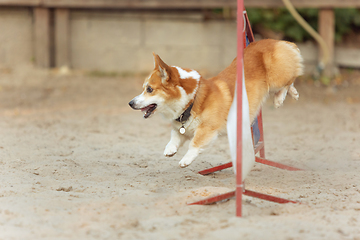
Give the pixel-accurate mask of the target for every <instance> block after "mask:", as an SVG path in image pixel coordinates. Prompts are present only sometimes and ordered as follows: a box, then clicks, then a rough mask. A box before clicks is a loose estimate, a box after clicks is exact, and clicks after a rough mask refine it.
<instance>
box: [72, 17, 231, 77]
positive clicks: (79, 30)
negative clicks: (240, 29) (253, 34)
mask: <svg viewBox="0 0 360 240" xmlns="http://www.w3.org/2000/svg"><path fill="white" fill-rule="evenodd" d="M70 24H71V27H70V28H71V44H70V45H71V64H72V66H73V67H75V68H85V69H89V68H90V69H100V70H105V71H120V72H121V71H130V72H134V71H135V72H136V71H149V70H150V69H152V68H153V56H152V52H155V53H157V54H159V55H160V57H161V58H162V59H163V60H164V61H165V62H166V63H168V64H170V65H178V66H182V67H189V68H194V69H198V70H208V71H211V72H218V71H220V70H222V69H223V68H224V67H226V66H227V65H229V64H230V63H231V61H232V60H233V58H234V57H235V55H236V23H235V22H233V21H229V22H224V21H203V19H202V15H201V14H197V13H183V14H181V13H171V14H167V13H162V14H161V15H160V14H158V13H126V12H124V13H119V12H113V13H109V12H81V11H73V12H72V13H71V21H70Z"/></svg>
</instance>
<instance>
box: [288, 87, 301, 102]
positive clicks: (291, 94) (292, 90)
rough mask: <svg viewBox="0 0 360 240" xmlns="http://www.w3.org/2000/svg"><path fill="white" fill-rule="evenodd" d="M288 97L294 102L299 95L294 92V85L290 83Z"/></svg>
mask: <svg viewBox="0 0 360 240" xmlns="http://www.w3.org/2000/svg"><path fill="white" fill-rule="evenodd" d="M289 95H290V96H291V97H292V98H293V99H295V100H298V99H299V93H298V91H297V90H296V88H295V87H294V83H292V84H291V85H290V87H289Z"/></svg>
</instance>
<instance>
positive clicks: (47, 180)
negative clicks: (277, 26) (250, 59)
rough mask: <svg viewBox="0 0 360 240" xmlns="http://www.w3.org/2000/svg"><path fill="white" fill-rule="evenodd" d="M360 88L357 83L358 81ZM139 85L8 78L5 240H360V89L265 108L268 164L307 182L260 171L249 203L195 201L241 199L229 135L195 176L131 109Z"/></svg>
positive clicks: (319, 91)
mask: <svg viewBox="0 0 360 240" xmlns="http://www.w3.org/2000/svg"><path fill="white" fill-rule="evenodd" d="M358 79H359V78H358ZM141 85H142V78H141V77H120V76H115V77H114V76H113V77H105V76H103V77H94V76H89V75H86V74H80V73H75V74H71V75H66V76H62V75H58V74H56V73H52V72H47V71H34V70H32V69H30V68H23V69H22V70H21V71H17V70H12V71H11V70H8V69H3V70H1V71H0V117H1V118H0V119H1V120H0V134H1V135H0V136H1V137H0V182H1V185H0V239H274V240H275V239H276V240H279V239H287V240H288V239H354V240H359V239H360V174H359V172H360V145H359V142H360V120H359V119H360V86H359V85H357V84H352V83H351V82H350V83H349V84H348V85H347V87H340V88H338V89H337V90H336V91H335V90H334V89H326V88H323V87H315V86H314V85H313V84H306V83H302V84H298V86H297V87H298V90H299V92H300V100H299V101H298V102H296V101H293V100H291V99H290V98H288V99H287V100H286V101H285V105H284V106H283V107H282V108H280V109H274V108H273V106H272V104H271V102H270V101H269V102H267V103H266V104H265V106H264V122H265V123H264V124H265V125H264V128H265V140H266V142H265V145H266V146H265V147H266V155H267V157H268V158H269V159H271V160H275V161H279V162H281V163H284V164H288V165H292V166H296V167H300V168H303V169H305V170H306V171H298V172H289V171H285V170H280V169H275V168H272V167H268V166H264V165H261V164H256V165H255V167H254V169H253V171H252V172H251V173H250V175H249V176H248V178H247V179H246V187H247V188H248V189H252V190H256V191H260V192H263V193H268V194H273V195H276V196H280V197H284V198H289V199H293V200H298V201H301V202H302V204H284V205H281V204H276V203H271V202H266V201H262V200H259V199H255V198H250V197H245V198H244V201H243V211H244V217H243V218H236V217H235V201H234V199H231V200H229V201H227V202H224V203H221V204H215V205H210V206H188V205H186V203H187V202H191V201H194V200H198V199H202V198H203V197H205V196H212V195H215V194H217V193H223V192H227V191H230V190H233V189H234V184H235V179H234V175H233V171H232V169H227V170H224V171H222V172H219V173H216V174H212V175H208V176H201V175H199V174H198V173H197V171H199V170H202V169H205V168H208V167H211V166H216V165H218V164H220V163H225V162H228V161H229V160H230V157H229V153H228V152H229V151H228V144H227V138H226V136H220V137H219V138H218V140H217V141H216V142H215V144H213V145H212V147H211V148H209V149H208V150H207V151H205V152H204V153H202V154H201V155H200V156H199V157H198V159H197V160H196V161H195V162H194V163H193V164H192V165H191V166H189V167H188V168H185V169H181V168H179V166H178V161H179V160H180V159H181V157H182V156H183V155H184V154H185V152H186V147H185V148H183V149H181V151H180V152H178V153H177V155H175V156H174V157H173V158H165V157H164V156H163V155H162V153H163V150H164V148H165V145H166V144H167V142H168V140H169V138H170V125H169V124H168V123H167V122H166V121H165V120H164V119H162V118H161V117H160V116H158V115H155V116H153V117H152V118H151V119H148V120H144V119H143V118H142V114H141V113H140V112H137V111H133V110H131V109H130V108H129V107H128V105H127V103H128V101H129V100H131V98H132V97H134V96H135V95H137V94H138V93H139V92H140V89H141Z"/></svg>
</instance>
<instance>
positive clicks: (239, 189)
mask: <svg viewBox="0 0 360 240" xmlns="http://www.w3.org/2000/svg"><path fill="white" fill-rule="evenodd" d="M243 12H244V0H237V66H236V67H237V89H236V90H237V125H236V129H237V130H236V131H237V133H236V136H237V138H236V141H237V143H236V216H237V217H241V216H242V194H243V182H242V140H243V137H242V122H243V121H242V97H243V96H242V95H243V93H242V87H243V83H242V81H243V52H244V44H243V37H244V36H243V31H244V17H243V14H244V13H243Z"/></svg>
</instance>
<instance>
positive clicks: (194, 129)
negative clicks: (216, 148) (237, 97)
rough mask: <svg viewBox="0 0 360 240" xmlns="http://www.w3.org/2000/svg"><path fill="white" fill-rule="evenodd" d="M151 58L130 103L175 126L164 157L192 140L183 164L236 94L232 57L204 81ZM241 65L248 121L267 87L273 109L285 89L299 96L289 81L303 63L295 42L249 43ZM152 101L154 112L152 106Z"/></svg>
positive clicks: (214, 130) (220, 122)
mask: <svg viewBox="0 0 360 240" xmlns="http://www.w3.org/2000/svg"><path fill="white" fill-rule="evenodd" d="M154 60H155V69H154V71H153V72H152V73H151V75H150V76H149V77H148V78H147V79H146V80H145V82H144V91H143V93H142V94H141V95H139V96H137V97H135V98H134V99H133V100H132V101H131V102H130V103H129V104H130V106H131V107H133V108H134V109H142V110H143V111H144V112H145V115H147V116H146V117H148V115H151V114H152V113H153V112H155V111H159V112H161V113H162V114H163V115H164V116H165V117H166V118H168V119H169V120H170V121H171V122H172V125H173V128H174V129H173V131H172V134H171V140H170V142H169V143H168V145H167V146H166V148H165V151H164V154H165V156H173V155H174V154H175V153H176V152H177V149H178V148H179V147H180V146H181V145H182V144H183V142H184V141H185V140H186V139H190V140H191V141H190V145H189V150H188V152H187V153H186V155H185V156H184V157H183V159H182V160H181V161H180V163H179V164H180V166H181V167H186V166H188V165H189V164H190V163H191V162H192V161H193V160H194V159H195V158H196V156H197V155H198V154H199V153H200V150H202V149H204V147H206V146H207V145H208V144H209V143H210V142H211V141H212V140H213V139H214V138H216V136H217V135H218V133H219V132H220V131H221V130H222V129H223V128H224V127H225V125H226V120H227V116H228V112H229V109H230V107H231V104H232V101H233V97H234V92H235V82H236V59H234V61H233V62H232V63H231V64H230V65H229V66H228V67H227V68H226V69H224V70H223V71H222V72H220V73H219V74H218V75H217V76H215V77H213V78H210V79H208V80H206V79H203V78H202V77H201V76H200V75H199V74H198V73H197V72H196V71H194V70H190V69H181V68H178V67H170V66H168V65H167V64H165V63H164V62H163V61H162V60H161V59H160V57H159V56H158V55H156V54H154ZM244 64H245V65H244V67H245V86H246V91H247V95H248V100H249V109H250V112H249V114H250V121H253V120H254V118H255V117H256V115H257V114H258V112H259V109H260V108H261V105H262V103H263V102H264V101H265V99H266V97H267V96H268V95H269V92H270V91H275V92H276V93H275V100H274V104H275V106H276V107H278V106H280V105H281V104H282V103H283V101H284V99H285V96H286V94H287V93H288V92H289V94H290V95H291V96H292V97H293V98H295V99H297V98H298V93H297V91H296V89H295V88H294V87H293V83H294V81H295V79H296V77H298V76H299V75H301V74H302V72H303V65H302V58H301V55H300V52H299V50H298V48H297V47H296V45H295V44H293V43H289V42H285V41H277V40H270V39H267V40H261V41H258V42H255V43H252V44H250V45H249V46H248V47H247V48H245V50H244ZM149 87H150V88H151V89H152V91H151V92H150V91H149V89H148V88H149ZM191 103H193V107H192V109H191V116H190V118H189V119H188V120H187V121H186V122H185V123H180V122H177V121H175V119H176V118H178V117H179V116H180V115H181V114H182V113H183V112H184V111H185V110H186V109H187V108H188V107H189V106H190V104H191ZM154 105H156V106H155V108H156V109H155V110H154V109H152V108H151V107H153V106H154ZM149 106H150V107H149ZM150 108H151V110H149V109H150ZM148 111H150V112H149V113H150V114H148ZM145 115H144V116H145ZM182 126H183V127H185V128H186V129H187V130H186V133H185V134H184V135H181V134H180V133H179V132H178V131H179V129H180V127H182ZM249 127H250V126H249Z"/></svg>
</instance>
